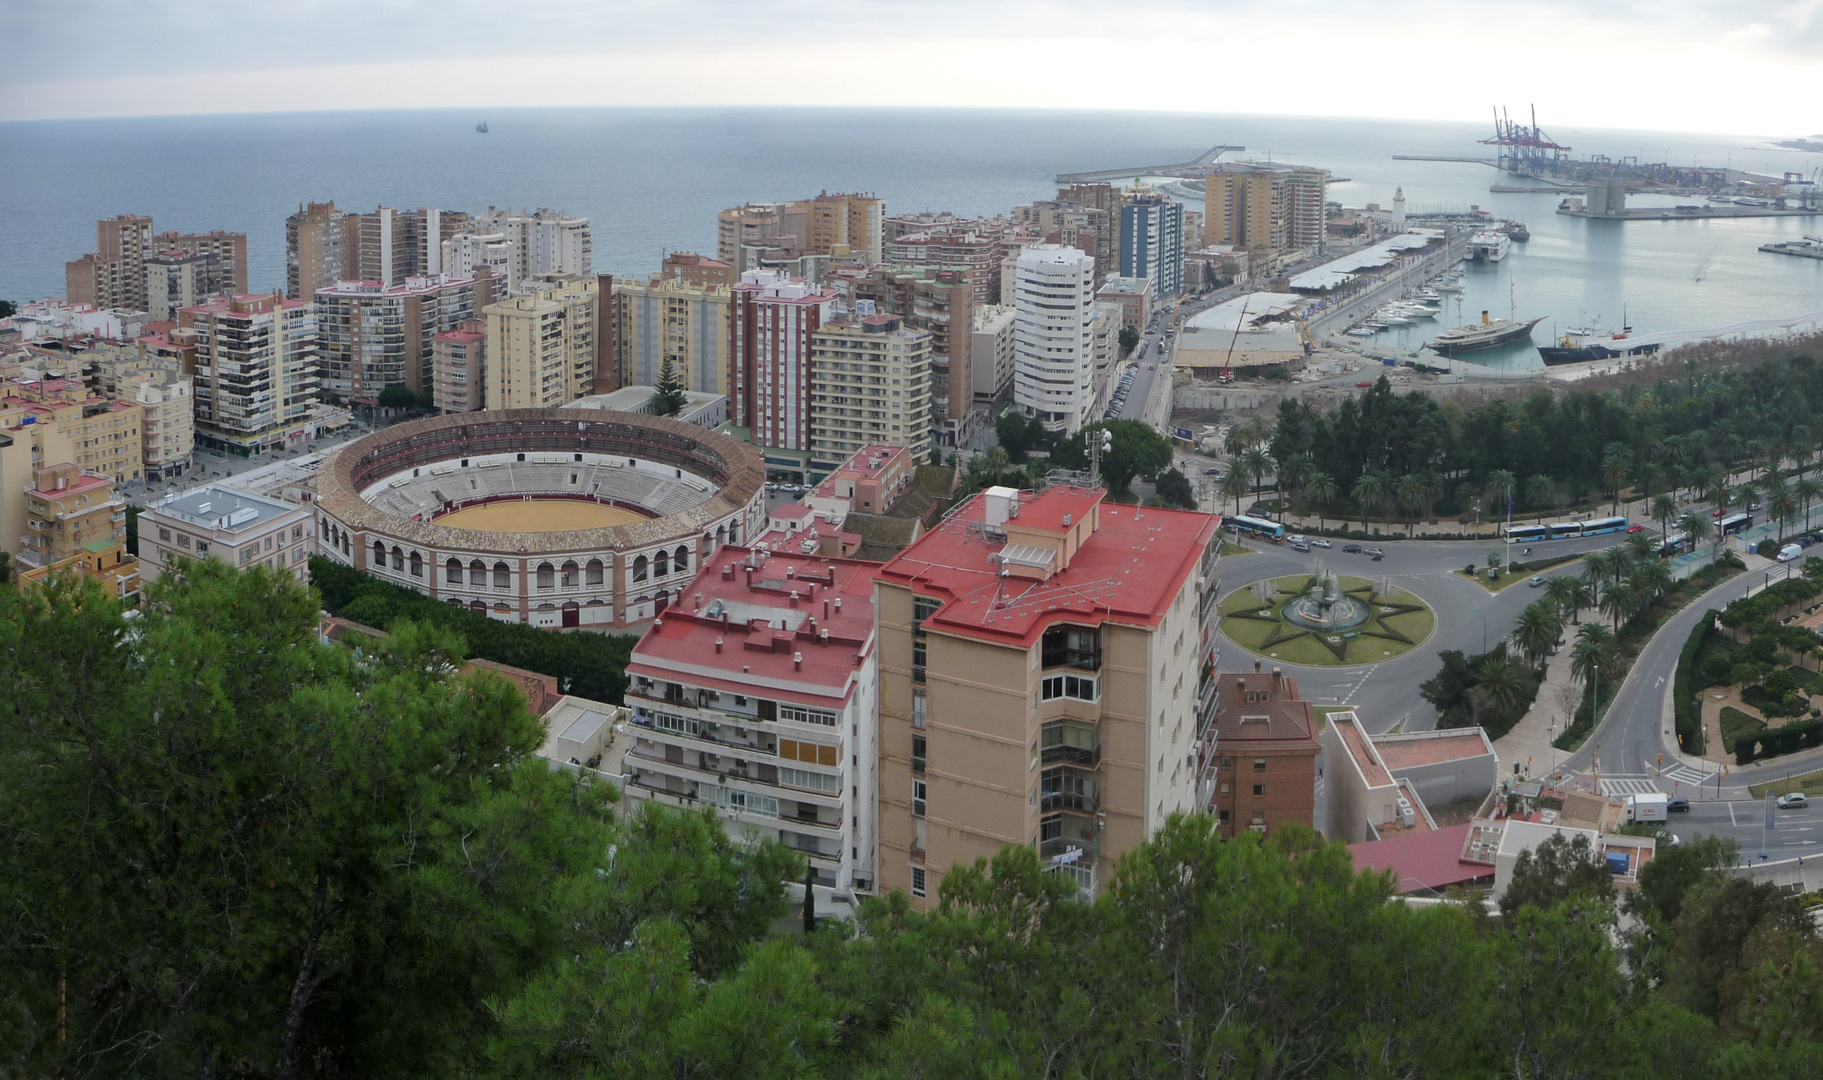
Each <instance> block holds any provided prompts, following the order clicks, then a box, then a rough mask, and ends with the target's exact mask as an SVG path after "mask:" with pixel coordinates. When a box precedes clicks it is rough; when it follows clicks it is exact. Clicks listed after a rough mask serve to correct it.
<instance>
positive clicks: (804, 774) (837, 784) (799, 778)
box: [779, 765, 842, 795]
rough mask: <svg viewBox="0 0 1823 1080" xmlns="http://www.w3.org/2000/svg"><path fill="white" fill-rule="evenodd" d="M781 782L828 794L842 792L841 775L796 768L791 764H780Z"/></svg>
mask: <svg viewBox="0 0 1823 1080" xmlns="http://www.w3.org/2000/svg"><path fill="white" fill-rule="evenodd" d="M779 783H780V784H783V785H784V786H786V787H794V788H803V789H804V790H806V791H821V792H823V793H824V794H826V795H840V794H841V793H842V778H841V777H840V776H833V775H831V774H829V773H819V772H811V771H810V770H809V769H794V768H791V767H790V766H789V765H780V766H779Z"/></svg>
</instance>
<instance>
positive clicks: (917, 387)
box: [810, 300, 931, 474]
mask: <svg viewBox="0 0 1823 1080" xmlns="http://www.w3.org/2000/svg"><path fill="white" fill-rule="evenodd" d="M810 350H811V386H812V390H811V394H810V403H811V405H810V408H811V415H812V416H813V418H814V421H813V423H812V425H811V432H810V453H811V468H812V470H813V471H815V472H817V473H820V474H823V473H831V472H834V471H835V470H836V469H837V468H839V467H840V466H841V464H842V463H843V462H844V461H847V460H848V459H849V458H851V457H853V456H854V455H855V454H856V453H857V452H859V451H860V450H861V448H862V447H865V446H870V445H873V444H876V443H885V444H888V445H891V446H903V447H905V448H906V449H907V450H910V451H911V453H912V457H913V458H914V459H915V460H919V461H922V460H924V457H925V455H926V454H928V453H929V452H930V440H931V420H930V382H931V372H930V369H931V335H930V332H929V331H927V330H918V329H912V328H909V327H907V326H906V324H905V320H904V319H902V318H900V317H899V316H897V315H879V314H874V313H873V305H872V303H871V302H869V301H865V300H863V301H861V304H860V306H859V309H858V310H857V311H856V312H855V315H854V317H853V318H849V319H840V318H839V319H837V320H836V321H833V322H828V323H824V324H823V325H822V326H821V327H820V328H819V329H818V330H817V331H816V332H815V333H814V334H812V335H811V346H810Z"/></svg>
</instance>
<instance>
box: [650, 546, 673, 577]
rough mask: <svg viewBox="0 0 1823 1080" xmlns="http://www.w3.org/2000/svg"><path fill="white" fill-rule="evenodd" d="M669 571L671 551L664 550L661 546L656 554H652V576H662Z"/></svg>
mask: <svg viewBox="0 0 1823 1080" xmlns="http://www.w3.org/2000/svg"><path fill="white" fill-rule="evenodd" d="M670 572H671V553H670V552H668V551H666V550H664V549H663V548H660V549H659V551H658V554H657V555H654V556H652V576H653V577H664V576H665V575H666V574H669V573H670Z"/></svg>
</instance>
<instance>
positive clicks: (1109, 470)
mask: <svg viewBox="0 0 1823 1080" xmlns="http://www.w3.org/2000/svg"><path fill="white" fill-rule="evenodd" d="M1104 430H1105V431H1107V432H1109V433H1111V434H1112V435H1113V437H1114V439H1113V445H1112V447H1111V448H1110V449H1109V450H1108V451H1107V452H1106V453H1104V454H1102V455H1101V478H1102V480H1103V481H1105V482H1106V483H1107V485H1108V490H1109V491H1125V490H1127V487H1128V485H1130V484H1131V483H1132V482H1133V478H1134V477H1136V476H1149V475H1152V474H1154V473H1158V472H1161V471H1163V470H1164V469H1165V468H1166V467H1167V466H1169V465H1170V464H1171V440H1169V439H1167V438H1165V437H1164V436H1163V435H1161V434H1160V433H1159V431H1158V429H1157V428H1155V427H1153V426H1152V425H1150V424H1147V423H1143V422H1141V421H1139V420H1103V421H1100V422H1098V423H1094V424H1090V425H1089V426H1087V427H1085V428H1083V429H1082V430H1081V431H1079V432H1077V433H1076V434H1074V435H1072V436H1070V437H1069V438H1068V439H1065V440H1064V441H1063V442H1061V443H1059V444H1058V446H1057V449H1056V450H1055V451H1053V452H1052V455H1051V459H1052V460H1053V461H1054V462H1056V463H1057V464H1058V465H1059V466H1061V467H1063V468H1066V469H1084V468H1087V467H1088V464H1089V458H1088V454H1087V453H1085V452H1084V449H1083V440H1084V439H1085V438H1100V437H1101V436H1100V434H1099V433H1100V432H1102V431H1104Z"/></svg>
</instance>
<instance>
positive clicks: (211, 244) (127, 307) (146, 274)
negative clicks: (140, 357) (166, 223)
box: [63, 214, 247, 319]
mask: <svg viewBox="0 0 1823 1080" xmlns="http://www.w3.org/2000/svg"><path fill="white" fill-rule="evenodd" d="M155 259H156V262H154V260H155ZM63 275H64V293H65V295H66V297H67V298H68V299H69V301H70V302H71V303H74V304H90V305H93V306H94V307H97V308H101V309H104V310H105V309H110V308H118V309H121V310H124V311H152V310H153V308H154V306H155V305H154V298H155V297H156V298H157V299H159V300H160V302H161V304H162V307H161V308H160V310H161V311H162V315H160V316H159V317H160V318H164V319H169V318H170V317H171V314H170V313H171V312H172V311H174V310H175V309H176V308H178V307H181V306H183V304H182V303H179V302H177V301H179V300H185V298H187V302H192V303H193V302H195V300H196V299H198V298H200V297H202V296H207V295H212V294H214V293H220V292H229V291H238V292H245V291H246V290H247V234H246V233H231V232H223V231H222V230H220V229H216V230H213V231H211V232H206V233H177V232H164V233H158V234H156V235H154V234H153V232H152V219H151V218H149V217H145V216H143V215H139V214H121V215H120V216H118V217H114V218H105V219H103V220H101V221H98V222H96V223H95V250H94V251H92V252H90V253H89V254H87V255H84V256H83V257H82V258H80V259H76V260H74V261H71V262H68V263H65V264H64V268H63Z"/></svg>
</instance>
